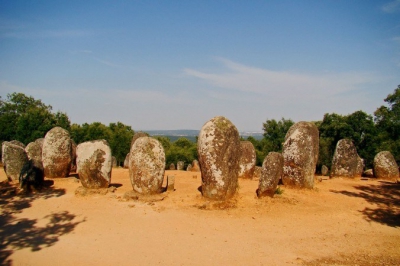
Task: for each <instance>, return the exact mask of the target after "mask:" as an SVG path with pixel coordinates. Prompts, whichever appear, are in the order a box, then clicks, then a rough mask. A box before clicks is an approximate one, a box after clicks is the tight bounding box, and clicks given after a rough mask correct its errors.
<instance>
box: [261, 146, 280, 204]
mask: <svg viewBox="0 0 400 266" xmlns="http://www.w3.org/2000/svg"><path fill="white" fill-rule="evenodd" d="M282 174H283V156H282V154H280V153H279V152H270V153H268V155H267V156H266V157H265V159H264V162H263V165H262V168H261V176H260V181H259V184H258V189H257V191H256V193H257V196H258V197H259V198H260V197H264V196H269V197H273V196H274V195H275V190H276V188H277V187H278V183H279V179H281V177H282Z"/></svg>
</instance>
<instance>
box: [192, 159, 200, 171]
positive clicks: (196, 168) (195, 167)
mask: <svg viewBox="0 0 400 266" xmlns="http://www.w3.org/2000/svg"><path fill="white" fill-rule="evenodd" d="M190 171H192V172H200V171H201V170H200V164H199V161H197V160H193V162H192V169H191V170H190Z"/></svg>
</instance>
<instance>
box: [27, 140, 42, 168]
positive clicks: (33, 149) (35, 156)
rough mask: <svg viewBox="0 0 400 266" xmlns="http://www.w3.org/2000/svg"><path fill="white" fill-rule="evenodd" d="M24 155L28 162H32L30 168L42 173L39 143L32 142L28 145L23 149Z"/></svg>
mask: <svg viewBox="0 0 400 266" xmlns="http://www.w3.org/2000/svg"><path fill="white" fill-rule="evenodd" d="M25 152H26V155H27V156H28V159H29V160H32V162H31V163H32V164H33V166H32V167H36V168H37V169H40V170H41V171H42V172H43V162H42V146H41V145H40V143H39V142H37V141H33V142H30V143H28V145H26V147H25Z"/></svg>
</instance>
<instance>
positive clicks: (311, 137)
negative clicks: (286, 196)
mask: <svg viewBox="0 0 400 266" xmlns="http://www.w3.org/2000/svg"><path fill="white" fill-rule="evenodd" d="M318 151H319V132H318V128H317V126H316V125H315V124H314V123H311V122H304V121H302V122H298V123H296V124H294V125H292V126H291V127H290V128H289V130H288V132H287V133H286V136H285V141H284V143H283V151H282V156H283V176H282V182H283V184H284V185H287V186H292V187H298V188H313V187H314V174H315V169H316V166H317V161H318Z"/></svg>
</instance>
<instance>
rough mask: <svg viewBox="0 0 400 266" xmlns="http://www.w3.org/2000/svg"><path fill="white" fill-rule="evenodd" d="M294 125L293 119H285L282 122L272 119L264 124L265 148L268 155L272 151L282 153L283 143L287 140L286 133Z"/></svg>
mask: <svg viewBox="0 0 400 266" xmlns="http://www.w3.org/2000/svg"><path fill="white" fill-rule="evenodd" d="M293 124H294V122H293V121H292V120H291V119H285V118H282V119H281V120H280V121H276V120H275V119H270V120H267V121H266V122H265V123H264V124H263V130H264V139H265V142H264V144H263V146H264V152H265V153H266V154H268V152H270V151H276V152H281V151H282V143H283V142H284V140H285V136H286V132H287V131H288V130H289V128H290V127H291V126H292V125H293Z"/></svg>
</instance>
